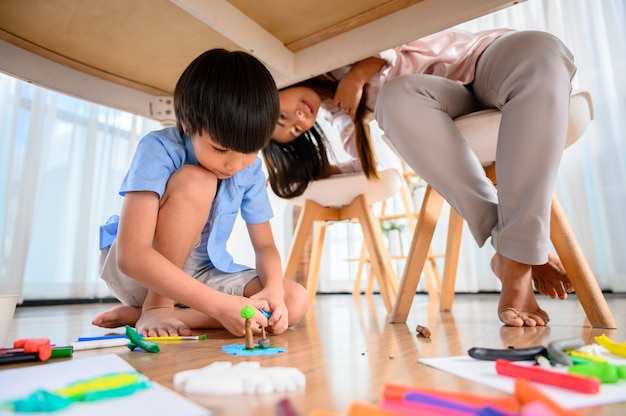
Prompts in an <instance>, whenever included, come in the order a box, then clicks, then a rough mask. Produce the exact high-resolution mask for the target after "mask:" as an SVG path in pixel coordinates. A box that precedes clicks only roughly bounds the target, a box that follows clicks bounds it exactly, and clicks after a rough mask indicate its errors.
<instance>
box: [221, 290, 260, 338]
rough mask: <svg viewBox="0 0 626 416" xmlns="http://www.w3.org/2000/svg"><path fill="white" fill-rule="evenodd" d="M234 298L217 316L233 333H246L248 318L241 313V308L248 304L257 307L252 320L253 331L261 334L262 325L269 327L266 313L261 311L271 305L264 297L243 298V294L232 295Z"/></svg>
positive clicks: (239, 335)
mask: <svg viewBox="0 0 626 416" xmlns="http://www.w3.org/2000/svg"><path fill="white" fill-rule="evenodd" d="M231 298H232V299H230V300H229V302H228V303H227V304H226V307H225V308H224V309H223V310H222V311H221V313H220V316H216V317H215V318H216V319H218V320H219V321H220V322H221V324H222V325H224V328H226V330H228V332H230V333H231V334H233V335H235V336H238V337H242V336H244V335H245V334H246V320H245V319H243V318H242V317H241V315H240V314H239V313H240V312H241V309H242V308H243V307H244V306H246V305H249V306H252V307H253V308H254V309H256V314H255V315H254V317H253V318H251V320H252V325H251V326H252V333H254V334H260V333H261V328H260V327H261V326H263V327H267V326H268V322H267V318H266V317H265V315H263V314H262V313H261V311H260V310H261V309H263V310H266V311H267V310H270V305H269V304H268V302H267V301H265V300H262V299H251V298H243V297H241V296H231Z"/></svg>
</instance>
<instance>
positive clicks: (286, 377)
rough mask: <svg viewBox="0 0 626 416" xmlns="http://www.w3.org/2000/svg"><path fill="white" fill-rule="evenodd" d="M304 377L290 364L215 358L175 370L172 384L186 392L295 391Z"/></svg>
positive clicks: (211, 393)
mask: <svg viewBox="0 0 626 416" xmlns="http://www.w3.org/2000/svg"><path fill="white" fill-rule="evenodd" d="M305 385H306V377H305V375H304V373H302V372H301V371H300V370H298V369H297V368H293V367H261V365H260V363H258V362H255V361H245V362H241V363H239V364H237V365H233V364H232V363H230V362H228V361H217V362H214V363H212V364H210V365H208V366H206V367H203V368H200V369H198V370H187V371H181V372H179V373H176V374H174V388H175V389H176V390H179V391H184V392H185V393H187V394H204V395H220V394H270V393H274V392H277V393H285V392H295V391H297V390H298V389H299V388H303V387H305Z"/></svg>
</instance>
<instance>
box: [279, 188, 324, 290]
mask: <svg viewBox="0 0 626 416" xmlns="http://www.w3.org/2000/svg"><path fill="white" fill-rule="evenodd" d="M323 212H324V207H322V206H320V205H318V204H316V203H315V202H312V201H308V200H307V201H305V202H304V206H303V207H302V211H300V216H299V217H298V223H297V224H296V228H295V230H294V232H293V241H292V243H291V248H290V249H289V256H288V257H287V265H286V266H285V271H284V273H283V276H284V277H285V279H287V280H295V278H296V270H298V264H299V263H300V260H301V259H302V255H303V254H304V247H305V246H306V240H307V238H308V236H309V233H310V232H311V229H312V227H313V222H314V221H315V220H316V219H320V218H323Z"/></svg>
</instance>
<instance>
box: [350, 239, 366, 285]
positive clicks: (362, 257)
mask: <svg viewBox="0 0 626 416" xmlns="http://www.w3.org/2000/svg"><path fill="white" fill-rule="evenodd" d="M366 256H367V248H366V247H365V241H363V244H361V254H360V256H359V266H358V267H357V270H356V278H355V279H354V287H353V288H352V296H355V297H359V296H361V278H362V275H363V268H364V266H365V262H366Z"/></svg>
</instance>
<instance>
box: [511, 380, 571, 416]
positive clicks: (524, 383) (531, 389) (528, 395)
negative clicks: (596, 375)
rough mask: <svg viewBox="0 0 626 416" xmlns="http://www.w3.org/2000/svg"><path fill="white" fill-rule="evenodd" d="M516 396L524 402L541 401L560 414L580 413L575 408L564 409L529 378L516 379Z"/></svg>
mask: <svg viewBox="0 0 626 416" xmlns="http://www.w3.org/2000/svg"><path fill="white" fill-rule="evenodd" d="M515 397H517V400H519V401H520V402H522V403H524V404H528V403H532V402H536V401H538V402H541V403H543V404H544V405H546V407H548V408H549V409H550V410H551V411H553V412H554V413H555V414H557V415H559V416H574V415H578V414H579V413H578V412H575V411H573V410H567V409H564V408H563V407H561V406H560V405H559V404H558V403H556V402H555V401H554V400H552V399H550V398H549V397H548V396H546V395H545V394H543V393H542V392H541V391H539V389H537V388H535V386H533V385H532V384H531V383H530V382H529V381H528V380H525V379H523V378H518V379H517V380H515Z"/></svg>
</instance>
